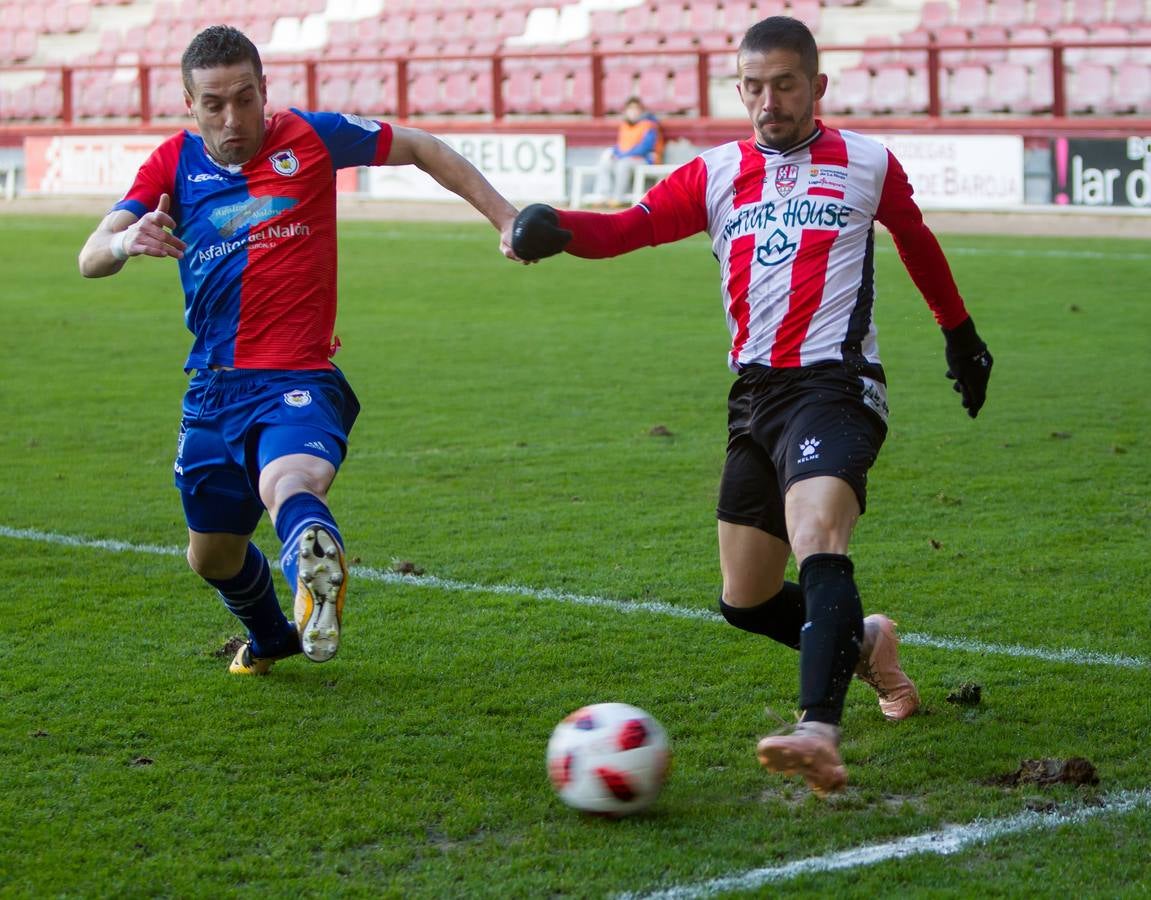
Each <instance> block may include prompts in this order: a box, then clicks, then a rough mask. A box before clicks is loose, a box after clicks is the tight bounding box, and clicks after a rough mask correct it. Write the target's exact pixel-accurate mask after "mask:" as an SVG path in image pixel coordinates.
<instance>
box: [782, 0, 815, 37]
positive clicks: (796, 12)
mask: <svg viewBox="0 0 1151 900" xmlns="http://www.w3.org/2000/svg"><path fill="white" fill-rule="evenodd" d="M787 12H788V15H790V16H792V17H793V18H796V19H799V21H801V22H802V23H803V24H804V25H806V26H807V27H808V28H810V29H811V31H812V32H813V33H814V34H815V35H816V36H817V37H818V36H819V25H820V22H821V12H820V7H819V0H791V2H790V3H789V4H788V10H787Z"/></svg>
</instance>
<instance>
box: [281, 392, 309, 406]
mask: <svg viewBox="0 0 1151 900" xmlns="http://www.w3.org/2000/svg"><path fill="white" fill-rule="evenodd" d="M284 402H285V403H287V404H288V406H295V407H300V406H307V405H308V404H309V403H311V402H312V392H311V391H301V390H295V391H288V392H287V393H286V394H284Z"/></svg>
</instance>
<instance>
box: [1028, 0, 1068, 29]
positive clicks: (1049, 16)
mask: <svg viewBox="0 0 1151 900" xmlns="http://www.w3.org/2000/svg"><path fill="white" fill-rule="evenodd" d="M1029 21H1030V22H1031V23H1032V24H1033V25H1038V26H1040V27H1041V28H1046V29H1047V30H1048V31H1049V32H1050V31H1054V30H1055V29H1056V28H1058V27H1059V26H1060V25H1062V24H1064V18H1063V0H1035V5H1034V6H1033V7H1032V8H1031V18H1030V20H1029Z"/></svg>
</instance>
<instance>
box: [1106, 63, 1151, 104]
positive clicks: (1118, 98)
mask: <svg viewBox="0 0 1151 900" xmlns="http://www.w3.org/2000/svg"><path fill="white" fill-rule="evenodd" d="M1104 110H1105V111H1106V112H1112V113H1135V114H1136V115H1140V116H1146V115H1148V114H1151V68H1148V67H1147V66H1146V65H1144V64H1142V63H1135V62H1126V63H1123V65H1121V66H1120V67H1119V68H1118V70H1117V71H1116V73H1115V84H1114V91H1113V93H1112V95H1111V98H1110V99H1109V100H1108V102H1107V103H1106V105H1105V107H1104Z"/></svg>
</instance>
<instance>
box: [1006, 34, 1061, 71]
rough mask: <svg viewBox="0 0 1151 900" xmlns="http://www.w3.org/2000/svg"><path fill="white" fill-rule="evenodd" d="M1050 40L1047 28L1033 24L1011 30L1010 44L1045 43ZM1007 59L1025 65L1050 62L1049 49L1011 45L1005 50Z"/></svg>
mask: <svg viewBox="0 0 1151 900" xmlns="http://www.w3.org/2000/svg"><path fill="white" fill-rule="evenodd" d="M1050 41H1051V36H1050V35H1049V34H1048V33H1047V30H1046V29H1045V28H1039V27H1037V26H1034V25H1032V26H1027V27H1025V28H1016V29H1015V30H1014V31H1012V32H1011V43H1012V44H1047V43H1050ZM1007 60H1008V61H1009V62H1013V63H1022V64H1023V65H1027V66H1041V65H1043V64H1045V63H1046V64H1050V62H1051V51H1050V50H1047V49H1044V48H1043V47H1012V48H1011V49H1009V50H1008V51H1007Z"/></svg>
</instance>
